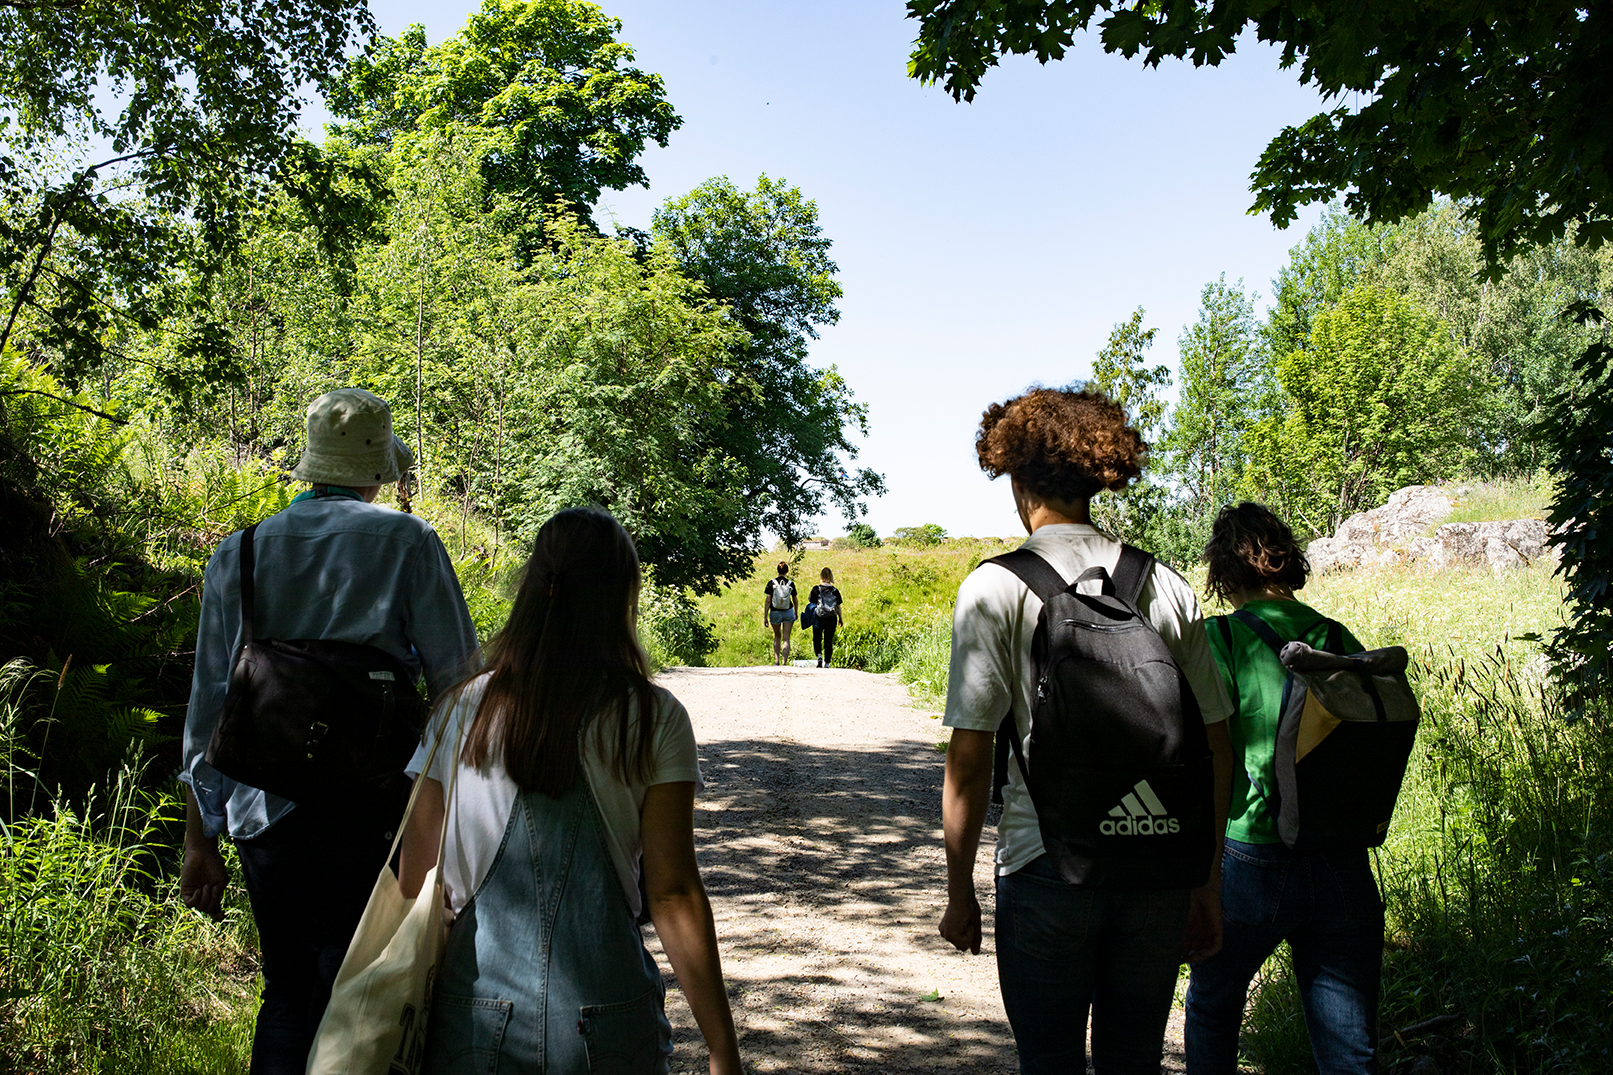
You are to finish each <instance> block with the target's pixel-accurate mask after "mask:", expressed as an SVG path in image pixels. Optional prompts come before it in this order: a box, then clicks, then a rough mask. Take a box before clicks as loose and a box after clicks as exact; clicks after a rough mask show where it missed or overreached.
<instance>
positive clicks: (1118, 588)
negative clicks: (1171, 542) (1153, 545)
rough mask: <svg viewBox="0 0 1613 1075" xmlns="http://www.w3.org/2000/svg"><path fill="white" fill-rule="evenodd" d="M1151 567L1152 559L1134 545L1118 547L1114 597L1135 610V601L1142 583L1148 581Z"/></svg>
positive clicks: (1152, 565)
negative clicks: (1118, 555) (1118, 557)
mask: <svg viewBox="0 0 1613 1075" xmlns="http://www.w3.org/2000/svg"><path fill="white" fill-rule="evenodd" d="M1153 567H1154V558H1153V557H1152V556H1150V555H1149V554H1148V553H1146V552H1143V551H1142V550H1141V549H1139V548H1137V547H1136V546H1135V545H1122V546H1120V562H1119V563H1118V564H1116V565H1115V595H1116V596H1117V597H1119V598H1120V600H1122V601H1124V602H1125V603H1126V604H1128V605H1130V606H1131V607H1132V608H1136V607H1137V599H1138V598H1139V597H1141V596H1142V592H1143V583H1144V582H1146V581H1148V574H1149V572H1150V571H1152V570H1153Z"/></svg>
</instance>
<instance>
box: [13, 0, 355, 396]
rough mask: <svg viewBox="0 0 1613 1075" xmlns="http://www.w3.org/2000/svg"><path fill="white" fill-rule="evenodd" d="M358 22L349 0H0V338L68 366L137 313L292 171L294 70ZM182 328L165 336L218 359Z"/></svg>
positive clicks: (313, 78) (214, 361)
mask: <svg viewBox="0 0 1613 1075" xmlns="http://www.w3.org/2000/svg"><path fill="white" fill-rule="evenodd" d="M372 26H373V23H372V20H371V19H370V16H369V13H368V11H367V10H366V9H365V6H364V4H363V3H362V2H361V0H267V2H264V0H165V2H162V3H117V2H91V3H70V4H55V3H40V4H34V3H8V4H3V5H0V52H3V53H4V55H5V57H6V62H5V64H3V65H0V105H3V108H4V113H5V121H4V123H3V124H0V194H3V195H4V208H3V209H0V249H3V250H4V252H5V257H4V259H3V263H4V265H5V269H4V272H3V275H0V284H3V287H4V299H5V305H4V309H3V310H0V317H3V318H4V320H3V321H0V350H3V349H4V348H5V347H7V346H8V345H18V344H20V345H21V346H22V347H23V348H25V349H26V350H27V351H28V352H29V353H31V354H33V355H35V356H37V357H45V356H50V357H52V358H54V360H55V362H56V365H57V372H58V374H60V375H62V376H64V377H66V378H67V379H68V380H69V381H71V382H74V383H76V382H77V381H78V380H79V379H80V377H81V376H82V375H83V373H84V371H86V370H87V369H88V368H90V367H91V366H93V365H95V364H97V363H98V362H99V361H100V360H101V359H102V357H103V356H104V355H105V354H106V353H107V352H108V351H115V350H117V348H118V345H119V343H120V342H121V338H122V337H123V334H124V332H125V331H127V330H128V329H130V328H134V329H136V330H150V329H151V328H153V327H154V325H155V322H156V320H157V319H158V318H159V317H160V316H161V312H162V311H163V310H164V309H165V308H167V307H168V306H169V305H170V304H172V303H173V302H175V301H176V300H177V299H178V293H179V292H181V291H183V290H184V288H185V284H186V281H187V278H188V277H189V275H190V274H195V273H201V274H202V275H204V276H205V275H207V274H209V273H210V272H212V271H213V270H215V269H216V268H217V266H218V264H219V262H220V260H221V259H223V258H224V257H226V256H227V255H228V253H229V251H230V250H231V249H232V248H233V246H234V244H235V243H236V242H237V241H238V239H239V236H240V229H241V226H242V224H243V219H244V217H245V215H246V214H247V213H248V212H249V211H250V208H251V206H252V205H253V203H254V201H255V200H256V199H257V197H258V196H260V195H261V193H262V192H263V191H264V190H265V189H266V188H267V186H268V184H269V183H271V182H272V181H274V180H276V179H279V180H281V181H282V182H286V181H291V182H295V181H296V180H297V178H298V177H299V175H300V172H299V169H298V162H299V157H300V154H299V153H298V152H297V151H296V141H295V137H294V134H293V132H294V130H295V120H296V115H297V111H298V108H299V107H300V103H301V102H300V99H299V97H298V93H299V87H300V86H301V85H303V84H305V83H313V84H314V85H316V86H326V85H328V84H329V78H330V75H331V72H332V71H333V70H334V69H335V68H336V66H337V65H339V64H340V63H341V61H342V57H343V54H344V52H345V51H346V49H347V47H348V46H349V45H350V44H351V43H353V42H354V41H356V40H359V39H361V38H362V37H363V36H364V35H366V34H368V33H369V32H370V30H371V29H372ZM197 329H198V331H197V332H196V333H194V334H192V335H190V336H188V337H187V338H185V339H183V340H181V341H180V342H179V346H180V348H181V349H183V350H186V351H188V352H190V353H191V354H192V355H193V356H195V357H196V359H197V360H198V361H200V362H203V363H205V364H210V365H211V366H214V367H216V366H218V364H220V363H223V362H225V361H226V359H225V357H224V355H222V354H221V353H220V348H219V347H218V346H217V343H218V341H217V339H216V337H215V336H214V334H213V333H212V331H211V329H212V326H211V325H209V324H208V323H206V322H205V321H203V322H201V323H199V324H198V325H197Z"/></svg>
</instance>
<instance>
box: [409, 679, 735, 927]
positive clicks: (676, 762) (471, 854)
mask: <svg viewBox="0 0 1613 1075" xmlns="http://www.w3.org/2000/svg"><path fill="white" fill-rule="evenodd" d="M486 686H487V677H486V676H482V677H480V678H478V679H475V680H473V681H472V682H471V683H469V684H468V685H467V686H466V687H465V689H464V690H462V691H460V692H459V696H458V698H457V699H456V700H455V701H454V703H453V705H452V708H450V710H449V712H448V717H447V723H446V728H445V731H444V732H443V741H442V746H441V747H440V748H439V749H438V751H437V754H436V757H434V758H433V759H432V762H431V771H430V772H429V773H427V774H426V775H428V776H430V777H431V778H432V779H434V780H437V781H439V782H441V784H442V786H443V793H444V794H445V795H446V794H447V792H448V786H449V783H450V778H451V776H452V769H451V766H452V764H453V762H452V759H453V758H454V755H455V749H456V747H457V744H459V743H460V742H461V741H462V739H463V737H464V732H465V729H466V728H467V727H468V726H469V723H470V721H471V719H472V718H473V717H475V715H476V707H477V706H478V705H480V704H481V700H482V691H483V690H484V689H485V688H486ZM653 691H654V694H655V739H654V748H653V752H652V756H651V763H650V774H649V778H648V779H647V780H645V781H644V782H642V783H639V782H636V781H635V782H633V783H623V782H622V780H621V779H620V778H619V777H618V776H617V775H616V772H615V767H614V766H613V765H611V764H610V763H609V761H608V760H607V758H606V757H605V756H602V755H603V751H601V750H600V749H599V746H598V744H597V742H596V741H595V740H596V738H597V737H596V736H593V735H591V734H585V737H584V749H583V772H584V773H586V774H587V777H588V787H589V789H590V790H592V791H593V793H594V801H595V802H596V803H598V804H599V814H600V817H601V819H602V820H603V821H604V824H605V843H606V846H607V847H608V848H609V850H610V857H611V862H612V863H613V864H614V865H615V867H616V874H617V876H618V877H620V878H621V881H622V892H623V894H624V895H626V896H627V905H628V906H629V907H630V908H632V910H633V913H634V914H637V913H638V912H639V909H640V907H639V891H638V875H639V865H640V860H641V857H642V845H641V844H640V842H639V812H640V811H641V810H643V808H644V792H645V789H647V788H649V787H650V785H652V784H676V783H680V782H683V781H690V782H693V784H694V785H695V789H696V790H697V791H698V790H699V789H700V788H701V787H703V786H704V782H703V781H702V780H701V777H700V757H699V754H698V750H697V748H696V746H695V738H694V726H693V725H692V724H690V723H689V712H688V710H686V709H684V708H683V703H681V702H679V701H678V700H677V699H676V698H674V697H673V696H672V693H671V692H670V691H668V690H666V689H665V688H664V687H654V688H653ZM629 719H630V720H633V721H635V722H636V720H637V714H636V713H635V714H634V715H633V716H632V717H631V718H629ZM595 727H598V725H595ZM630 734H631V730H630ZM428 748H429V743H428V744H423V745H422V746H421V747H420V748H419V749H418V750H416V751H415V755H414V757H413V758H412V759H410V761H409V765H408V768H407V772H408V773H409V775H410V776H415V775H418V774H419V773H420V771H421V769H422V768H424V766H425V764H426V755H427V753H428ZM519 790H520V789H519V788H517V787H516V784H515V781H514V780H512V779H510V775H509V773H507V772H505V770H504V766H503V764H502V762H501V761H499V760H498V759H496V758H489V759H488V760H487V761H486V762H485V763H484V764H483V765H482V766H481V768H479V769H472V768H470V767H469V766H464V765H462V766H460V770H459V785H458V787H457V788H456V790H455V792H454V801H453V804H452V806H451V808H450V809H449V811H448V838H447V849H446V850H445V851H444V854H443V858H444V862H445V864H444V867H443V884H444V886H445V887H446V889H447V895H448V904H449V906H450V907H451V908H453V911H454V913H455V914H458V913H459V912H460V911H462V910H464V908H465V905H466V904H467V903H469V902H470V898H471V896H472V895H474V894H475V892H476V890H477V889H478V888H479V887H481V883H482V881H483V880H485V879H486V877H487V871H488V870H489V869H491V868H492V865H493V859H494V857H495V856H497V854H498V849H499V845H500V844H502V843H503V842H504V830H505V828H506V827H507V826H508V825H509V821H510V812H511V811H512V810H513V809H514V808H515V796H516V794H517V792H518V791H519Z"/></svg>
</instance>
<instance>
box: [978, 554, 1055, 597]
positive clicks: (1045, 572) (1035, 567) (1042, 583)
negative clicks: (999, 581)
mask: <svg viewBox="0 0 1613 1075" xmlns="http://www.w3.org/2000/svg"><path fill="white" fill-rule="evenodd" d="M980 562H981V563H982V564H996V565H997V566H999V567H1006V568H1007V569H1008V570H1010V571H1012V572H1013V573H1014V574H1015V575H1017V576H1018V577H1019V580H1020V581H1021V582H1023V583H1024V584H1025V585H1026V586H1029V587H1030V589H1031V593H1033V594H1035V595H1036V596H1037V597H1040V598H1041V599H1042V603H1043V604H1046V603H1047V602H1049V601H1051V600H1053V598H1055V597H1057V596H1058V595H1059V594H1061V593H1063V592H1064V591H1065V590H1067V589H1069V586H1070V584H1069V583H1067V582H1065V581H1064V576H1063V575H1060V574H1059V573H1058V572H1057V571H1054V570H1053V565H1052V564H1049V563H1048V562H1047V561H1046V560H1044V559H1042V558H1041V557H1040V556H1038V555H1037V554H1036V553H1034V552H1032V551H1030V550H1029V549H1015V550H1014V551H1013V552H1005V553H1003V554H1002V555H1001V556H993V557H992V558H991V559H990V560H982V561H980Z"/></svg>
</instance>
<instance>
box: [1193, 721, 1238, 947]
mask: <svg viewBox="0 0 1613 1075" xmlns="http://www.w3.org/2000/svg"><path fill="white" fill-rule="evenodd" d="M1204 733H1205V735H1206V736H1208V737H1209V740H1210V754H1211V755H1212V756H1213V757H1214V759H1215V851H1214V852H1213V854H1212V855H1211V857H1210V879H1209V880H1208V881H1206V882H1204V884H1203V885H1202V886H1201V887H1199V888H1196V889H1194V890H1193V902H1192V905H1191V908H1190V910H1189V912H1188V919H1187V961H1188V962H1189V963H1197V962H1199V961H1201V960H1205V959H1209V958H1210V957H1211V956H1213V955H1215V954H1216V953H1217V952H1219V951H1220V950H1221V929H1222V923H1221V851H1222V849H1223V848H1224V847H1225V845H1226V835H1227V811H1228V809H1229V807H1230V806H1231V803H1232V767H1233V754H1232V732H1231V728H1230V726H1229V723H1228V722H1227V721H1224V720H1220V721H1216V722H1215V723H1214V724H1207V725H1205V726H1204Z"/></svg>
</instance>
